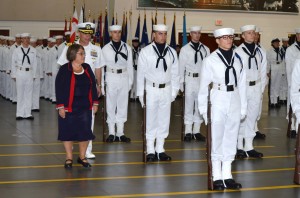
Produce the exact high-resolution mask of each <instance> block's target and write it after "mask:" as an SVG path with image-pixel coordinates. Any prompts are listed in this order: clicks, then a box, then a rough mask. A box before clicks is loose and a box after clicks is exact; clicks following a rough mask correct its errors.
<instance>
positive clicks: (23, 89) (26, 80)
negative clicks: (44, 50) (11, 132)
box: [12, 34, 37, 118]
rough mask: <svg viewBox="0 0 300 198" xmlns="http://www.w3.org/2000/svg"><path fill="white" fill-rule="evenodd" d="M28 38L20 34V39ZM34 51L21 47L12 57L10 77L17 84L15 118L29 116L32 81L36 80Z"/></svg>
mask: <svg viewBox="0 0 300 198" xmlns="http://www.w3.org/2000/svg"><path fill="white" fill-rule="evenodd" d="M27 36H30V35H29V34H22V37H27ZM36 55H37V54H36V50H35V49H34V48H33V47H31V46H29V47H28V48H25V47H23V45H21V46H20V47H18V48H17V49H15V51H14V53H13V55H12V77H13V78H16V84H17V113H16V116H17V117H21V118H28V117H32V115H31V105H32V87H33V79H34V78H36V76H35V74H36V67H37V60H36Z"/></svg>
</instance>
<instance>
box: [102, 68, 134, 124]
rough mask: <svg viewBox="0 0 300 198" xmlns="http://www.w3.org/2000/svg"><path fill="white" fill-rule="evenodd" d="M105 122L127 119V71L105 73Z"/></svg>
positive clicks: (118, 121) (124, 120)
mask: <svg viewBox="0 0 300 198" xmlns="http://www.w3.org/2000/svg"><path fill="white" fill-rule="evenodd" d="M106 82H107V83H106V97H107V98H106V107H107V121H106V122H107V123H108V124H110V123H124V122H126V121H127V110H128V92H129V85H128V84H129V80H128V76H127V73H122V74H112V73H107V79H106Z"/></svg>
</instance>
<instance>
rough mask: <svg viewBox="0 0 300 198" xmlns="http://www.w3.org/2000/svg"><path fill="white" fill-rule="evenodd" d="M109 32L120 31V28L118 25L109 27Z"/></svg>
mask: <svg viewBox="0 0 300 198" xmlns="http://www.w3.org/2000/svg"><path fill="white" fill-rule="evenodd" d="M109 31H110V32H112V31H122V26H120V25H111V26H109Z"/></svg>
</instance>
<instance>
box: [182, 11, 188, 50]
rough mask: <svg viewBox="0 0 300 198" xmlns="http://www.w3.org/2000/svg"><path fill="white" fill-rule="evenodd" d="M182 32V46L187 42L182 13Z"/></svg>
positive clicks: (184, 20) (184, 19)
mask: <svg viewBox="0 0 300 198" xmlns="http://www.w3.org/2000/svg"><path fill="white" fill-rule="evenodd" d="M182 29H183V33H182V46H184V45H186V44H187V43H188V40H187V35H186V18H185V14H184V15H183V28H182Z"/></svg>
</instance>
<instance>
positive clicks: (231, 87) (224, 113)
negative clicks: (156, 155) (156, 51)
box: [198, 28, 247, 181]
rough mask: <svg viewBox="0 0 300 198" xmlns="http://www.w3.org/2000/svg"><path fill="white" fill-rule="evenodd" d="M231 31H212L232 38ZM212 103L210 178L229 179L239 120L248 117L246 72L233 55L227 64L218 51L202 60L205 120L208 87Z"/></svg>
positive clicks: (201, 108)
mask: <svg viewBox="0 0 300 198" xmlns="http://www.w3.org/2000/svg"><path fill="white" fill-rule="evenodd" d="M233 34H234V30H233V29H231V28H222V29H218V30H215V32H214V35H215V37H216V38H217V37H220V36H222V35H233ZM211 83H212V84H213V88H212V89H211V90H210V99H211V130H212V131H211V135H212V139H211V140H212V144H211V145H212V148H211V160H212V174H213V180H214V181H216V180H225V179H231V178H232V175H231V163H232V161H233V160H234V158H235V154H236V146H237V137H238V131H239V127H240V120H241V119H243V118H244V117H245V115H246V113H247V97H246V88H247V86H246V72H245V70H244V69H243V64H242V60H241V58H240V56H239V55H238V54H237V53H236V52H233V55H232V57H231V61H230V63H229V62H228V61H227V60H226V59H225V58H224V56H223V55H222V53H221V51H220V49H217V50H215V51H214V52H213V53H211V55H210V56H208V57H207V58H206V59H204V61H203V64H202V70H201V73H200V89H199V95H198V105H199V111H200V114H201V115H203V116H204V119H207V117H206V115H207V98H208V86H209V84H211Z"/></svg>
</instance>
